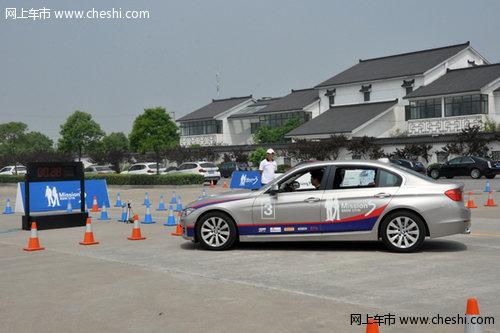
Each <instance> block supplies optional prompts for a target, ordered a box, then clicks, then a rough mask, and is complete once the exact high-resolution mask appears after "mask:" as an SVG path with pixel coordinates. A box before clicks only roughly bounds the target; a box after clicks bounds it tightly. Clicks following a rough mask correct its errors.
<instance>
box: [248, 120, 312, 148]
mask: <svg viewBox="0 0 500 333" xmlns="http://www.w3.org/2000/svg"><path fill="white" fill-rule="evenodd" d="M300 125H302V120H300V119H299V118H293V119H288V120H287V121H286V122H285V124H284V125H283V126H281V127H276V128H273V129H271V127H270V126H269V125H265V126H262V127H259V128H258V129H257V131H255V133H254V135H253V138H254V141H255V143H260V144H266V143H282V142H290V141H291V139H288V138H285V134H286V133H288V132H290V131H291V130H293V129H295V128H297V127H299V126H300Z"/></svg>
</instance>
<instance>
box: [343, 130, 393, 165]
mask: <svg viewBox="0 0 500 333" xmlns="http://www.w3.org/2000/svg"><path fill="white" fill-rule="evenodd" d="M374 140H375V138H374V137H368V136H366V135H365V136H363V137H360V138H352V140H351V142H349V144H348V145H347V149H348V150H349V151H350V152H351V155H352V158H353V159H371V160H375V159H378V158H381V157H384V156H385V154H384V151H383V150H382V148H380V146H379V145H377V144H375V143H374Z"/></svg>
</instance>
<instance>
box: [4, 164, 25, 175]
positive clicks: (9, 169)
mask: <svg viewBox="0 0 500 333" xmlns="http://www.w3.org/2000/svg"><path fill="white" fill-rule="evenodd" d="M25 174H26V167H25V166H24V165H17V166H14V165H8V166H5V167H3V168H2V169H0V175H10V176H12V175H25Z"/></svg>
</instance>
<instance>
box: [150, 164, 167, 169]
mask: <svg viewBox="0 0 500 333" xmlns="http://www.w3.org/2000/svg"><path fill="white" fill-rule="evenodd" d="M148 167H149V168H150V169H156V163H151V164H148ZM159 167H160V169H163V168H164V166H163V165H161V164H160V165H159Z"/></svg>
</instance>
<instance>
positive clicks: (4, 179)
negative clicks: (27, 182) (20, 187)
mask: <svg viewBox="0 0 500 333" xmlns="http://www.w3.org/2000/svg"><path fill="white" fill-rule="evenodd" d="M18 182H24V175H22V176H20V175H17V176H9V175H0V183H18Z"/></svg>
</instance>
